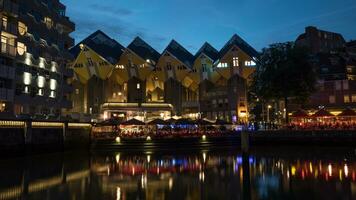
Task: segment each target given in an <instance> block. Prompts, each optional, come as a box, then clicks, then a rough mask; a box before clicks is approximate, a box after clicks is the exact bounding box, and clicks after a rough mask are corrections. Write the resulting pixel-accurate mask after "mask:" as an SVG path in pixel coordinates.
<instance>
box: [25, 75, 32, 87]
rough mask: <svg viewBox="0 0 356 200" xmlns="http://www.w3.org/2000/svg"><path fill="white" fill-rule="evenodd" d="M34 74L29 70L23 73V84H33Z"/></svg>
mask: <svg viewBox="0 0 356 200" xmlns="http://www.w3.org/2000/svg"><path fill="white" fill-rule="evenodd" d="M31 80H32V74H31V73H28V72H24V73H23V84H25V85H31Z"/></svg>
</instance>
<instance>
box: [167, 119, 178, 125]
mask: <svg viewBox="0 0 356 200" xmlns="http://www.w3.org/2000/svg"><path fill="white" fill-rule="evenodd" d="M176 121H177V120H176V119H174V118H170V119H167V120H166V122H168V123H169V124H175V123H176Z"/></svg>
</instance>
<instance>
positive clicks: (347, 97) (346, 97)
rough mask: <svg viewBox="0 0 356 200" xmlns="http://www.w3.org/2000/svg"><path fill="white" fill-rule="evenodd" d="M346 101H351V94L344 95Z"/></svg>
mask: <svg viewBox="0 0 356 200" xmlns="http://www.w3.org/2000/svg"><path fill="white" fill-rule="evenodd" d="M344 102H345V103H350V96H349V95H344Z"/></svg>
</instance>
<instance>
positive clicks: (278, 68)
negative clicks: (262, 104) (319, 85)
mask: <svg viewBox="0 0 356 200" xmlns="http://www.w3.org/2000/svg"><path fill="white" fill-rule="evenodd" d="M316 80H317V76H316V72H315V69H314V68H313V66H312V64H311V62H310V54H309V52H308V50H307V49H306V48H303V47H298V46H296V45H295V44H294V43H291V42H287V43H277V44H272V45H270V47H269V48H265V49H263V51H262V54H261V55H260V56H259V59H258V64H257V67H256V72H255V74H254V78H253V84H252V88H251V91H252V92H253V93H255V94H256V95H257V96H258V97H259V98H261V99H262V100H264V101H270V100H277V101H279V100H283V101H284V103H285V107H286V113H287V114H286V123H288V122H289V117H288V102H289V100H290V99H294V100H295V101H296V102H298V103H305V102H306V101H307V100H308V98H309V97H310V95H311V94H312V93H313V92H314V91H315V84H316Z"/></svg>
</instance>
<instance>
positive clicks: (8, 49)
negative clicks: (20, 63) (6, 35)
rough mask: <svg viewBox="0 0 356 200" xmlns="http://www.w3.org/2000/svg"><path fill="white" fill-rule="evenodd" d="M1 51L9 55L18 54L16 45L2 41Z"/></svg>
mask: <svg viewBox="0 0 356 200" xmlns="http://www.w3.org/2000/svg"><path fill="white" fill-rule="evenodd" d="M1 53H3V54H6V55H8V56H14V57H15V56H16V47H15V46H12V45H9V44H6V43H1Z"/></svg>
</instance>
